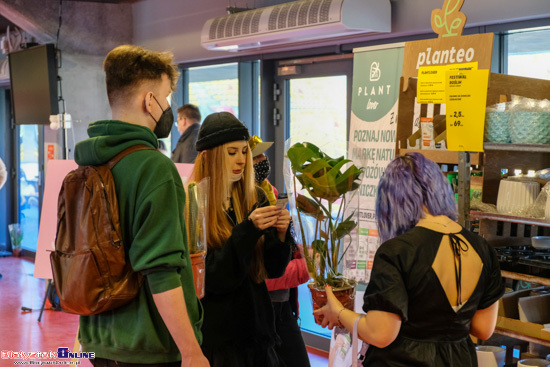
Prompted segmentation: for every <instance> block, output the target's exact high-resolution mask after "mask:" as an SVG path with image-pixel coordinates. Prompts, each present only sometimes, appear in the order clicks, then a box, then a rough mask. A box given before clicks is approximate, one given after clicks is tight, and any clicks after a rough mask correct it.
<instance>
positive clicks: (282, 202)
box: [275, 193, 288, 209]
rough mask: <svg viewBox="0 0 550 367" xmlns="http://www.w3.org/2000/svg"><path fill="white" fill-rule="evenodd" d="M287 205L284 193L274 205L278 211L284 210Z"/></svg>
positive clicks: (286, 197)
mask: <svg viewBox="0 0 550 367" xmlns="http://www.w3.org/2000/svg"><path fill="white" fill-rule="evenodd" d="M287 204H288V195H287V194H284V193H283V194H279V198H278V199H277V203H275V206H276V207H277V208H279V209H285V208H286V205H287Z"/></svg>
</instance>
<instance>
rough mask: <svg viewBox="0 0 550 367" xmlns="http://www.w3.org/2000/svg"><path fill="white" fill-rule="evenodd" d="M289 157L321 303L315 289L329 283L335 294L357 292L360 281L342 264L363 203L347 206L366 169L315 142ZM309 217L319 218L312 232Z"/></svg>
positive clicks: (294, 148)
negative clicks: (348, 276) (330, 153)
mask: <svg viewBox="0 0 550 367" xmlns="http://www.w3.org/2000/svg"><path fill="white" fill-rule="evenodd" d="M287 157H288V159H289V161H290V166H291V170H292V177H291V179H292V180H293V182H292V185H293V187H294V193H295V199H296V213H294V214H296V215H295V216H294V217H295V218H297V221H298V227H299V233H300V236H301V240H302V243H303V244H304V257H305V259H306V262H307V266H308V270H309V273H310V275H311V277H312V278H313V281H312V282H311V283H309V284H308V286H309V288H310V290H311V291H312V295H313V298H314V302H313V303H314V308H316V307H315V306H316V305H315V303H316V302H315V293H316V292H317V291H319V292H322V293H324V288H325V285H327V284H329V285H331V286H332V287H333V288H334V291H335V294H336V291H338V290H344V291H347V293H350V292H351V293H352V294H353V291H354V287H355V285H356V282H355V281H353V280H351V279H346V278H344V277H343V276H342V275H341V274H340V272H339V271H338V266H339V264H340V262H341V261H342V259H343V257H344V255H345V253H346V251H347V248H348V247H349V245H350V244H351V236H350V233H351V232H352V230H353V229H354V228H355V227H356V226H357V220H356V211H357V208H355V210H347V209H348V208H347V206H348V204H349V203H350V201H351V200H352V199H353V198H354V197H355V194H356V193H357V189H358V188H359V185H360V182H361V176H362V174H363V169H361V168H358V167H356V166H355V165H353V164H350V163H351V161H350V160H349V159H345V158H344V157H339V158H332V157H330V156H328V155H326V154H325V153H323V152H322V151H321V150H320V149H319V148H318V147H317V146H315V145H314V144H311V143H296V144H294V145H292V146H291V147H290V148H289V149H288V151H287ZM298 183H299V184H300V185H301V189H299V191H298ZM287 186H288V185H287ZM308 218H309V219H308ZM306 221H309V222H313V226H310V227H312V228H313V229H312V230H309V231H308V232H309V233H306V228H307V227H308V226H307V225H306V223H305V222H306ZM346 237H347V241H346ZM350 290H351V291H350ZM321 297H322V296H321ZM325 297H326V296H325ZM337 297H338V295H337ZM352 298H353V297H352ZM321 303H322V301H321ZM352 303H353V299H352ZM320 306H322V304H321V305H320Z"/></svg>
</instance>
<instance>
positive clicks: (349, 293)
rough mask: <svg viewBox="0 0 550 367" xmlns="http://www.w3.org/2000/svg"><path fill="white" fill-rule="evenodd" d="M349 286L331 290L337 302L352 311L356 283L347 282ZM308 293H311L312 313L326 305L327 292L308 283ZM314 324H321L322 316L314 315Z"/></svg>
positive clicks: (352, 281)
mask: <svg viewBox="0 0 550 367" xmlns="http://www.w3.org/2000/svg"><path fill="white" fill-rule="evenodd" d="M349 283H350V284H349V285H348V286H344V287H342V288H333V289H332V293H334V295H335V296H336V298H337V299H338V301H340V302H341V303H342V305H343V306H344V307H345V308H347V309H348V310H352V311H354V309H355V287H356V286H357V282H355V281H354V280H351V279H350V280H349ZM307 286H308V288H309V290H310V292H311V300H312V302H313V311H315V310H318V309H320V308H321V307H323V306H324V305H326V304H327V292H326V290H325V288H324V287H323V288H322V289H320V288H317V287H315V284H314V282H310V283H308V284H307ZM314 317H315V322H316V323H317V324H319V325H320V324H321V323H322V321H323V319H324V316H323V315H318V314H314ZM339 326H340V327H343V326H342V325H339Z"/></svg>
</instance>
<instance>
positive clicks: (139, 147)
mask: <svg viewBox="0 0 550 367" xmlns="http://www.w3.org/2000/svg"><path fill="white" fill-rule="evenodd" d="M138 150H155V149H154V148H151V147H149V146H147V145H145V144H138V145H132V146H131V147H129V148H126V149H124V150H123V151H122V152H120V153H118V154H117V155H115V156H114V157H113V158H111V160H110V161H109V162H107V166H108V167H109V169H113V167H114V166H115V165H116V164H117V163H118V162H119V161H120V160H121V159H122V158H124V157H126V156H127V155H128V154H131V153H134V152H137V151H138Z"/></svg>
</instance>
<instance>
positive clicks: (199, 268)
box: [190, 252, 206, 299]
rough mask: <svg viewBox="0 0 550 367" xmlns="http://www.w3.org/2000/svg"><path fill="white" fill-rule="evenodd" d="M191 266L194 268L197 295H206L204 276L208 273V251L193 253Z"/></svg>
mask: <svg viewBox="0 0 550 367" xmlns="http://www.w3.org/2000/svg"><path fill="white" fill-rule="evenodd" d="M190 257H191V268H192V269H193V281H194V283H195V293H197V297H199V299H202V298H203V297H204V276H205V274H206V269H205V261H206V252H199V253H196V254H191V255H190Z"/></svg>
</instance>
